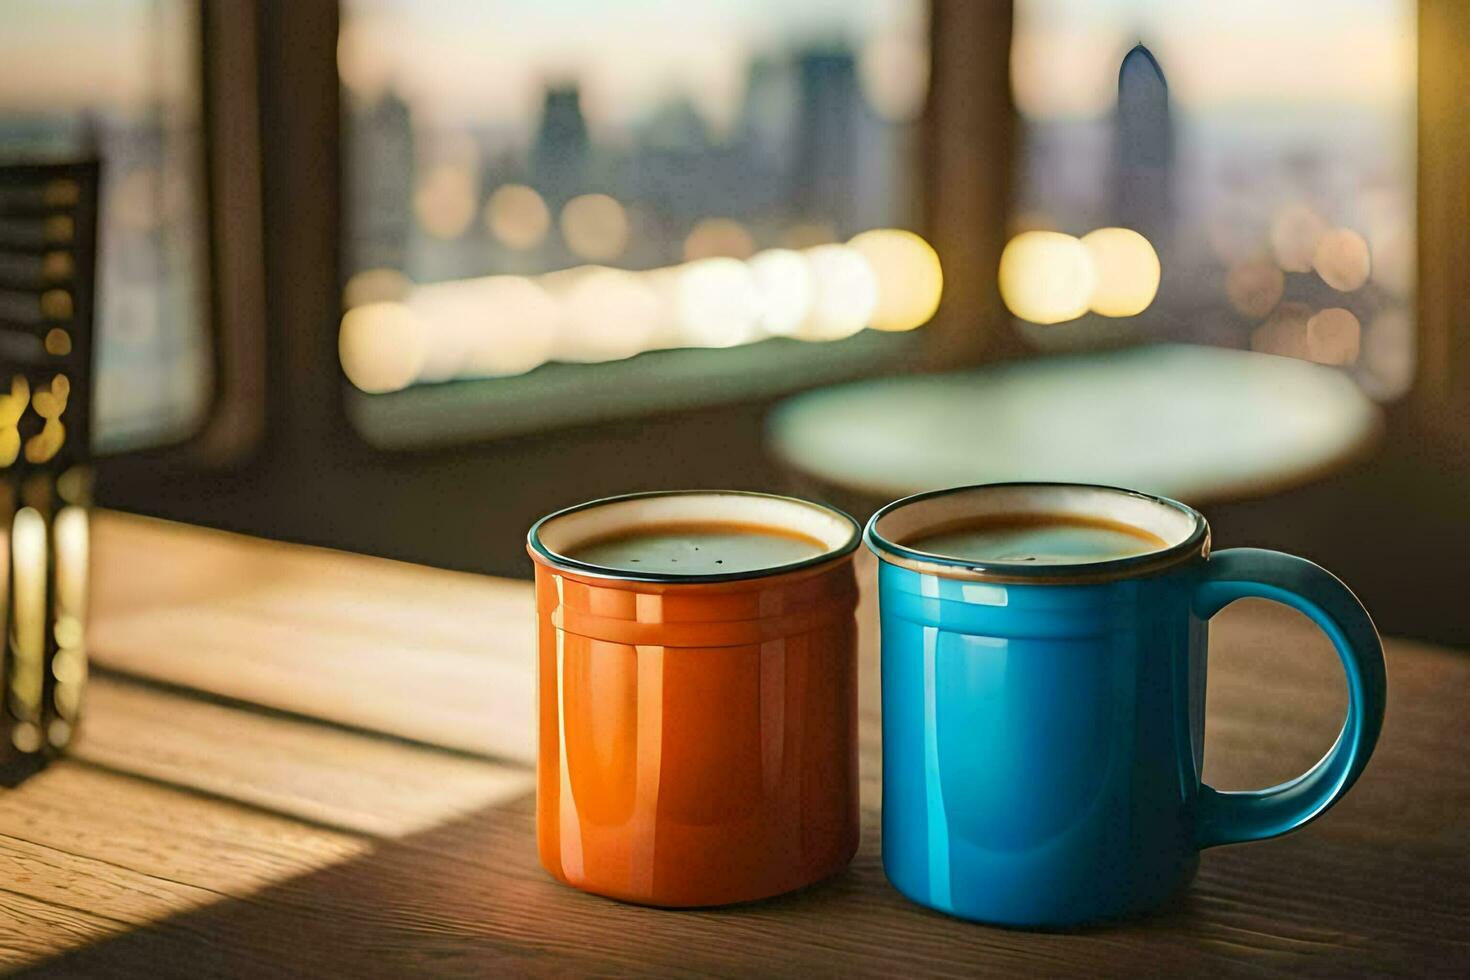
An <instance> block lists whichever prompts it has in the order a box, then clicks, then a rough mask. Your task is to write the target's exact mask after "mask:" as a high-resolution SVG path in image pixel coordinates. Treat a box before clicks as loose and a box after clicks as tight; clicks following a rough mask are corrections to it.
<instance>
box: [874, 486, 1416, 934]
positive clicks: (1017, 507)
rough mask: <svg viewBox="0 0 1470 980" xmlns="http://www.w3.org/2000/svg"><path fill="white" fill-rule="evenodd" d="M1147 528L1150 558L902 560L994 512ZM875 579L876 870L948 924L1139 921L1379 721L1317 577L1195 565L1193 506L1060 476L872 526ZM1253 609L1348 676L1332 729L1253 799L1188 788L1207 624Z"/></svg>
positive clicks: (1306, 799)
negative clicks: (1261, 607) (1312, 645)
mask: <svg viewBox="0 0 1470 980" xmlns="http://www.w3.org/2000/svg"><path fill="white" fill-rule="evenodd" d="M1007 514H1010V515H1018V514H1025V515H1053V514H1062V515H1067V516H1068V517H1069V518H1071V519H1081V520H1084V521H1090V520H1096V519H1099V518H1101V519H1103V520H1104V521H1111V522H1119V523H1122V524H1125V525H1128V526H1130V527H1135V528H1141V529H1143V530H1145V531H1147V532H1149V533H1151V534H1152V535H1154V536H1156V537H1157V538H1160V539H1162V542H1163V543H1162V545H1161V546H1160V547H1158V548H1156V549H1155V550H1153V551H1151V552H1147V553H1143V554H1135V555H1131V556H1128V557H1120V558H1113V559H1110V560H1101V561H1085V562H1078V563H1073V564H1044V565H1034V564H1027V563H1025V562H1020V561H1014V560H1012V561H976V560H966V559H960V558H953V557H946V556H944V555H941V554H934V553H929V552H925V551H922V550H917V549H916V548H913V547H907V546H906V545H905V544H904V542H912V541H914V540H915V539H916V538H920V539H921V538H923V537H924V536H925V534H926V533H928V532H929V530H930V529H933V528H936V527H941V526H953V525H955V524H956V523H958V522H963V521H965V520H974V519H979V520H984V519H985V518H987V517H991V518H994V517H997V516H1002V515H1007ZM864 536H865V539H866V541H867V544H868V546H869V547H870V548H871V549H872V550H873V551H874V552H876V553H877V555H878V557H879V559H880V563H879V572H878V575H879V579H878V582H879V605H880V612H881V617H882V661H883V867H884V870H885V871H886V873H887V875H888V878H889V880H890V881H892V882H893V884H894V885H895V886H896V887H897V888H898V890H899V891H901V892H903V893H904V894H905V895H907V896H908V897H909V898H911V899H913V900H914V901H916V902H919V903H921V904H923V905H928V906H931V907H933V908H936V909H939V910H941V911H943V912H948V913H950V914H952V915H956V916H960V917H962V918H966V919H974V920H978V921H982V922H992V923H998V924H1004V925H1011V926H1032V927H1064V926H1071V925H1078V924H1082V923H1087V922H1094V921H1099V920H1106V919H1115V918H1121V917H1125V916H1128V915H1132V914H1136V913H1139V912H1142V911H1145V910H1148V909H1150V908H1153V907H1155V906H1157V905H1159V904H1161V903H1163V902H1164V901H1165V900H1166V899H1168V898H1169V897H1170V896H1171V895H1173V894H1174V893H1175V892H1177V891H1178V890H1180V889H1181V888H1183V887H1184V886H1185V885H1187V884H1188V882H1189V881H1190V879H1191V878H1192V877H1193V876H1194V872H1195V870H1196V868H1197V867H1198V864H1199V852H1200V851H1201V850H1202V849H1204V848H1206V847H1214V846H1216V845H1219V844H1234V843H1239V842H1243V841H1254V840H1263V839H1265V838H1268V837H1275V836H1277V835H1279V834H1284V833H1286V832H1287V831H1290V830H1295V829H1296V828H1298V827H1301V826H1302V825H1304V824H1306V823H1307V822H1308V821H1310V820H1312V819H1314V818H1316V817H1318V816H1320V815H1321V814H1322V813H1324V812H1325V811H1326V810H1327V809H1328V808H1329V807H1331V806H1332V805H1333V804H1334V803H1336V802H1337V801H1338V800H1339V799H1340V798H1341V797H1342V795H1343V794H1344V793H1345V792H1347V790H1348V788H1349V787H1351V786H1352V784H1353V782H1354V781H1355V780H1356V779H1357V778H1358V776H1359V774H1360V773H1362V771H1363V767H1364V766H1365V765H1366V764H1367V762H1368V757H1369V755H1371V754H1372V752H1373V746H1374V743H1375V742H1376V741H1377V739H1378V733H1379V730H1380V728H1381V727H1382V724H1383V709H1384V700H1385V696H1386V686H1387V680H1386V676H1385V673H1384V666H1383V651H1382V647H1381V646H1380V644H1379V640H1378V634H1377V631H1376V630H1375V629H1374V627H1373V622H1372V620H1370V619H1369V618H1368V614H1367V612H1366V611H1365V610H1364V609H1363V607H1362V605H1361V604H1360V603H1359V602H1358V600H1357V598H1355V597H1354V596H1353V594H1352V593H1351V592H1350V591H1348V588H1347V587H1346V586H1345V585H1343V584H1342V582H1341V581H1339V580H1338V579H1337V578H1335V577H1334V576H1333V575H1331V574H1330V573H1329V572H1327V571H1324V570H1323V569H1322V568H1320V567H1319V566H1317V565H1314V564H1312V563H1311V562H1309V561H1306V560H1304V559H1302V558H1295V557H1292V556H1290V555H1285V554H1281V553H1280V552H1275V551H1261V550H1258V549H1255V548H1236V549H1232V550H1228V551H1219V552H1215V553H1213V554H1212V553H1211V552H1210V530H1209V525H1208V524H1207V523H1206V522H1205V519H1204V517H1203V516H1202V515H1200V514H1199V513H1198V512H1197V511H1195V510H1193V509H1191V508H1189V507H1186V506H1184V505H1183V504H1180V503H1176V502H1175V501H1172V500H1167V499H1164V498H1162V497H1153V496H1149V495H1146V494H1141V493H1135V492H1132V491H1128V490H1120V489H1116V488H1111V487H1094V486H1082V485H1073V484H1040V483H1037V484H996V485H991V486H978V487H963V488H958V489H953V490H941V491H937V492H933V493H924V494H919V495H917V496H913V497H908V498H906V499H904V500H900V501H897V502H895V503H892V504H889V505H888V506H886V507H884V508H883V509H882V510H880V511H878V513H877V514H875V515H874V516H873V519H872V520H871V521H869V522H868V526H867V529H866V531H865V535H864ZM1247 596H1256V597H1260V598H1264V599H1271V600H1273V601H1276V602H1280V603H1284V604H1285V605H1288V606H1291V607H1292V608H1294V609H1298V610H1300V611H1301V612H1303V613H1305V614H1306V615H1307V616H1309V617H1311V618H1312V620H1314V621H1315V622H1316V623H1317V625H1318V626H1320V627H1321V628H1322V629H1323V630H1324V631H1326V633H1327V635H1328V636H1329V637H1330V638H1331V640H1332V643H1333V645H1334V646H1335V647H1336V648H1337V653H1338V656H1339V657H1340V658H1341V660H1342V665H1343V668H1344V670H1345V671H1346V673H1347V682H1348V683H1347V687H1348V709H1347V720H1346V722H1345V723H1344V725H1343V728H1342V732H1341V734H1340V735H1339V736H1338V738H1337V742H1336V743H1335V744H1334V745H1333V747H1332V749H1331V751H1329V752H1328V753H1327V755H1326V756H1325V757H1324V758H1323V759H1322V760H1321V761H1320V762H1318V763H1317V764H1316V765H1315V766H1313V767H1312V768H1311V769H1310V770H1309V771H1308V772H1306V773H1305V774H1303V775H1301V776H1299V777H1297V778H1296V779H1293V780H1291V781H1290V782H1287V783H1283V784H1281V785H1280V786H1275V787H1272V788H1271V789H1266V790H1261V791H1258V792H1246V793H1234V792H1220V791H1218V790H1215V789H1211V788H1210V787H1209V786H1206V785H1204V784H1203V783H1202V782H1201V781H1200V772H1201V767H1202V765H1203V758H1204V756H1203V749H1204V708H1205V661H1206V656H1205V645H1206V639H1207V636H1208V633H1207V621H1208V620H1209V618H1210V617H1211V616H1213V615H1214V614H1215V613H1217V612H1219V611H1220V610H1221V609H1223V608H1224V607H1225V606H1227V605H1229V604H1230V603H1231V602H1233V601H1235V600H1236V599H1241V598H1245V597H1247Z"/></svg>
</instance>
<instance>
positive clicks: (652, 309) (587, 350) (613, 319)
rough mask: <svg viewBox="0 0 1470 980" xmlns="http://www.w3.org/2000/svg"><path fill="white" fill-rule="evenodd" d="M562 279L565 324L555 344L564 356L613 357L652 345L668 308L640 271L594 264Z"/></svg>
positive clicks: (568, 358) (582, 358)
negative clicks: (650, 343)
mask: <svg viewBox="0 0 1470 980" xmlns="http://www.w3.org/2000/svg"><path fill="white" fill-rule="evenodd" d="M545 279H546V280H550V279H552V277H551V276H547V277H545ZM557 279H558V280H559V282H560V283H561V285H559V288H561V289H562V290H564V291H563V293H562V295H561V296H560V297H559V298H560V300H561V302H562V309H563V321H562V322H563V324H564V325H565V329H563V330H562V332H561V334H560V337H559V339H558V343H557V348H556V350H557V358H558V359H559V360H563V361H612V360H618V359H620V358H624V357H631V356H632V355H634V354H637V353H639V352H640V351H644V350H647V349H648V347H649V341H650V340H651V339H652V338H653V337H654V335H655V332H656V330H657V328H658V325H659V321H660V315H661V314H662V313H663V312H664V311H663V309H662V308H661V304H660V302H659V298H658V295H657V294H656V293H655V292H654V291H653V290H652V289H650V288H649V286H648V284H647V283H645V282H644V281H643V280H642V279H641V278H640V277H639V276H637V275H636V274H634V273H631V272H624V271H622V270H621V269H605V268H600V267H590V268H586V269H572V270H568V272H566V273H561V274H560V275H558V276H557ZM543 281H544V280H543Z"/></svg>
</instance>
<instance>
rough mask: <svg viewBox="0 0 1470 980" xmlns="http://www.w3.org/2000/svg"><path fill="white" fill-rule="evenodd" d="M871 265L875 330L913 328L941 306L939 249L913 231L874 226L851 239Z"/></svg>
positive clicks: (859, 252)
mask: <svg viewBox="0 0 1470 980" xmlns="http://www.w3.org/2000/svg"><path fill="white" fill-rule="evenodd" d="M848 245H849V246H851V247H852V248H853V249H854V250H855V251H856V252H857V253H858V254H859V255H861V256H862V257H863V258H864V259H866V260H867V261H868V265H870V266H872V268H873V273H874V275H875V276H876V277H877V280H878V303H877V306H876V307H875V308H874V310H873V315H872V317H871V319H870V320H869V322H868V326H870V327H872V328H873V329H875V330H913V329H914V328H915V327H918V326H922V325H923V324H925V323H928V322H929V321H930V320H931V319H932V318H933V317H934V313H935V311H936V310H938V309H939V298H940V296H941V295H942V294H943V292H944V272H943V270H942V269H941V268H940V265H939V253H938V252H936V251H934V248H933V247H932V246H931V245H930V244H929V243H928V242H926V241H924V239H922V238H920V237H919V236H918V235H916V234H914V233H913V232H911V231H900V230H899V229H896V228H875V229H874V230H872V231H865V232H863V233H862V234H861V235H858V236H857V237H855V238H854V239H852V241H850V242H848Z"/></svg>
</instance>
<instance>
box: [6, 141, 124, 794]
mask: <svg viewBox="0 0 1470 980" xmlns="http://www.w3.org/2000/svg"><path fill="white" fill-rule="evenodd" d="M98 170H99V168H98V164H97V163H96V162H95V161H88V162H79V163H56V164H24V165H0V537H3V539H4V545H5V547H4V549H3V551H4V555H3V560H0V582H3V590H0V591H3V594H4V600H5V601H4V606H3V613H0V615H3V617H4V619H3V621H0V634H3V635H4V638H5V643H4V647H3V650H0V664H3V669H0V781H3V782H14V781H16V780H18V779H20V778H23V777H24V776H25V775H26V774H27V773H28V772H31V771H34V770H35V769H36V768H38V767H39V766H40V764H41V763H43V762H44V760H45V759H46V758H47V757H48V756H49V755H51V754H54V753H55V752H58V751H60V750H61V749H62V748H64V747H65V746H66V744H67V743H68V742H69V741H70V740H71V736H72V733H73V732H74V731H75V728H76V722H77V716H78V711H79V709H80V706H81V692H82V684H83V682H84V681H85V678H86V673H87V666H86V649H85V645H84V638H83V637H84V624H85V621H86V615H85V608H86V591H87V551H88V536H87V518H86V512H85V510H84V506H85V504H86V497H87V494H88V490H87V487H88V483H89V482H90V481H89V478H88V474H87V468H86V464H87V462H88V460H89V458H90V437H91V415H92V393H93V356H92V343H93V311H94V310H95V308H96V304H95V299H96V264H97V185H98Z"/></svg>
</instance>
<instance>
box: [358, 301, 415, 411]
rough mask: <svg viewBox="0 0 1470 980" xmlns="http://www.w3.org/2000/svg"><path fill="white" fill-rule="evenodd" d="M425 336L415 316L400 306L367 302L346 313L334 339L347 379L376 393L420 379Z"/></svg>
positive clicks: (405, 386)
mask: <svg viewBox="0 0 1470 980" xmlns="http://www.w3.org/2000/svg"><path fill="white" fill-rule="evenodd" d="M426 346H427V337H426V335H425V330H424V325H423V323H422V322H421V321H420V320H419V318H418V316H417V315H416V314H415V313H414V312H413V311H412V310H410V309H409V308H408V307H407V306H404V305H403V304H402V303H368V304H366V305H364V306H359V307H356V308H354V309H351V310H348V311H347V313H346V314H345V315H344V316H343V317H342V326H341V330H340V331H339V333H338V336H337V354H338V357H339V358H340V360H341V363H342V370H343V372H344V373H345V374H346V375H347V380H349V381H351V382H352V383H353V384H354V385H356V386H357V387H358V388H360V389H361V390H363V391H366V392H370V393H378V392H385V391H398V390H400V389H402V388H407V387H408V386H409V385H411V384H413V382H414V381H415V380H416V379H417V378H418V376H419V370H420V369H421V368H422V367H423V363H424V357H425V354H426Z"/></svg>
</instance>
